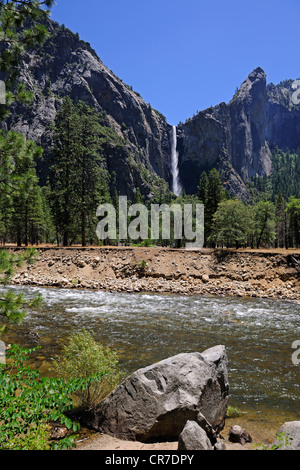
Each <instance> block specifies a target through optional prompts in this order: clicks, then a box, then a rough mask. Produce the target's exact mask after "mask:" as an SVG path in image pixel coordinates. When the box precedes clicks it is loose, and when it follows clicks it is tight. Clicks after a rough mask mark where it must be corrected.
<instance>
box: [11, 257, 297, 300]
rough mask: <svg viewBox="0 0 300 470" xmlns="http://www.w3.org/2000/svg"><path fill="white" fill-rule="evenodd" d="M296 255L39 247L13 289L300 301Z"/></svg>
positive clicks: (15, 280) (15, 279)
mask: <svg viewBox="0 0 300 470" xmlns="http://www.w3.org/2000/svg"><path fill="white" fill-rule="evenodd" d="M299 260H300V252H296V251H290V252H288V251H287V252H280V251H278V252H276V251H234V250H198V251H197V250H191V251H189V250H172V249H163V248H86V249H80V248H69V249H68V248H58V249H55V248H41V249H39V256H38V259H37V261H36V262H35V263H34V264H28V265H27V266H26V267H25V268H24V267H23V268H22V269H20V270H19V271H18V272H17V273H16V275H15V276H14V278H13V280H12V283H13V284H15V285H32V286H40V287H62V288H84V289H99V290H105V291H114V292H116V291H117V292H161V293H174V294H183V295H193V294H194V295H216V296H224V295H226V296H227V295H228V296H238V297H259V298H269V299H286V300H296V301H299V300H300V289H299V287H300V278H299V274H300V264H299V262H300V261H299Z"/></svg>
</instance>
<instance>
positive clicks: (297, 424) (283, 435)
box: [273, 421, 300, 450]
mask: <svg viewBox="0 0 300 470" xmlns="http://www.w3.org/2000/svg"><path fill="white" fill-rule="evenodd" d="M273 445H274V446H277V450H300V421H290V422H288V423H284V424H283V425H282V426H281V428H280V429H279V431H278V433H277V436H276V440H275V442H274V443H273Z"/></svg>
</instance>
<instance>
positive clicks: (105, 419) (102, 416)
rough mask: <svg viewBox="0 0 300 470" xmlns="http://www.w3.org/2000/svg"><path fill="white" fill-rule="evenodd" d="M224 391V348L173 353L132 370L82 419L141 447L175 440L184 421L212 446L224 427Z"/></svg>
mask: <svg viewBox="0 0 300 470" xmlns="http://www.w3.org/2000/svg"><path fill="white" fill-rule="evenodd" d="M228 391H229V385H228V373H227V355H226V349H225V347H224V346H216V347H214V348H211V349H209V350H207V351H204V352H203V353H202V354H201V353H198V352H196V353H191V354H179V355H177V356H174V357H171V358H169V359H166V360H163V361H161V362H159V363H157V364H153V365H151V366H149V367H146V368H144V369H140V370H138V371H136V372H135V373H134V374H132V375H131V376H130V377H128V378H127V379H126V380H125V381H124V382H123V383H122V384H121V385H120V386H119V387H117V388H116V390H114V391H113V392H112V393H111V394H110V395H109V396H108V397H107V398H106V399H105V400H104V401H103V402H101V403H100V404H99V406H98V407H97V409H96V410H94V411H93V413H89V414H87V415H86V416H85V423H86V424H87V425H89V426H91V427H92V428H94V429H96V430H98V431H100V432H103V433H107V434H110V435H114V436H115V437H118V438H121V439H127V440H138V441H142V442H147V441H150V440H153V439H156V440H162V439H178V437H179V435H180V433H181V432H182V430H183V428H184V426H185V424H186V422H187V421H196V422H197V423H198V424H199V425H200V426H201V427H202V428H203V429H204V430H205V431H206V433H207V434H208V435H209V438H210V439H211V441H212V442H213V441H215V440H216V434H217V433H218V432H220V431H221V430H222V429H223V428H224V424H225V416H226V411H227V404H228Z"/></svg>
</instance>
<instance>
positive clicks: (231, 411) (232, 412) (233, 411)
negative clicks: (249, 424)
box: [226, 406, 243, 418]
mask: <svg viewBox="0 0 300 470" xmlns="http://www.w3.org/2000/svg"><path fill="white" fill-rule="evenodd" d="M242 414H243V412H242V411H241V410H239V409H238V408H234V407H233V406H228V408H227V413H226V418H239V416H241V415H242Z"/></svg>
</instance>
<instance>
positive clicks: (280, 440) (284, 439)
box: [256, 432, 293, 450]
mask: <svg viewBox="0 0 300 470" xmlns="http://www.w3.org/2000/svg"><path fill="white" fill-rule="evenodd" d="M292 440H293V439H292V438H291V437H290V436H289V435H288V434H285V433H282V432H280V433H278V434H277V436H276V443H275V444H272V445H268V444H262V445H260V444H257V446H256V447H258V448H259V449H260V450H279V449H281V448H286V447H289V446H290V445H291V442H292Z"/></svg>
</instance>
